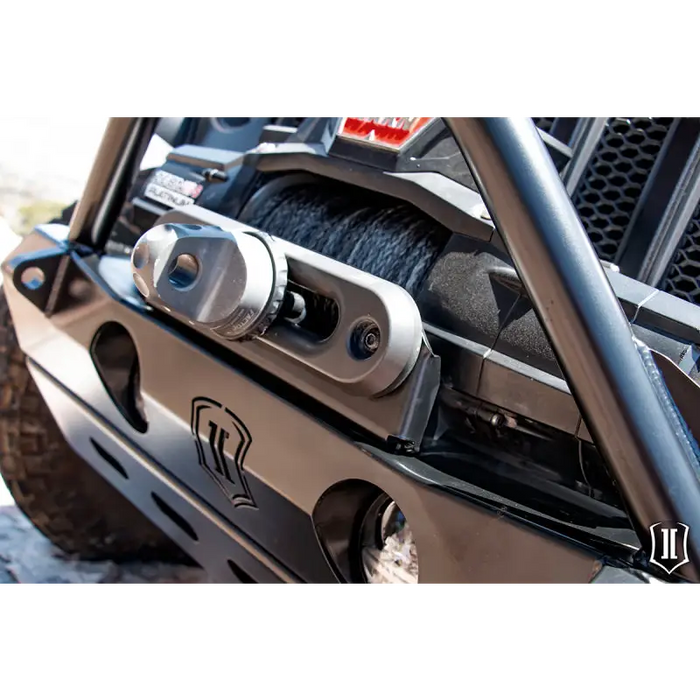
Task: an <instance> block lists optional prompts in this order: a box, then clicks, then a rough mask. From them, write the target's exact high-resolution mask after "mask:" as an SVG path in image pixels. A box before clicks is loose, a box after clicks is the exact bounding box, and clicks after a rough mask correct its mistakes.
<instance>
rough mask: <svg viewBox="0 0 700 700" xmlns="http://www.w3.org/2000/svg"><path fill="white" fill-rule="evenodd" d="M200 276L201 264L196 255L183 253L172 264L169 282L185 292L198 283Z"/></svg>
mask: <svg viewBox="0 0 700 700" xmlns="http://www.w3.org/2000/svg"><path fill="white" fill-rule="evenodd" d="M198 275H199V263H198V262H197V258H195V257H194V255H190V254H189V253H182V255H178V256H177V257H176V258H175V259H174V260H173V261H172V262H171V263H170V268H169V269H168V280H170V284H172V285H173V287H175V289H179V290H180V291H184V290H186V289H189V288H190V287H191V286H192V285H193V284H194V283H195V281H196V279H197V276H198Z"/></svg>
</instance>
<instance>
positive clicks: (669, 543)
mask: <svg viewBox="0 0 700 700" xmlns="http://www.w3.org/2000/svg"><path fill="white" fill-rule="evenodd" d="M649 532H650V533H651V557H650V559H649V561H650V562H651V563H652V564H656V566H658V567H660V568H661V569H663V570H664V571H665V572H666V573H667V574H672V573H673V572H674V571H675V570H676V569H677V568H678V567H679V566H683V564H687V563H688V562H689V561H690V559H689V558H688V532H690V528H689V527H688V525H685V524H683V523H675V522H660V523H654V525H652V526H651V527H650V528H649Z"/></svg>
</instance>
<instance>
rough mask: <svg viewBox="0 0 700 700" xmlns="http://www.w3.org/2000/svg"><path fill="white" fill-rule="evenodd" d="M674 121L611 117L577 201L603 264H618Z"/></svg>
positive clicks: (587, 171)
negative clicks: (623, 245) (642, 195)
mask: <svg viewBox="0 0 700 700" xmlns="http://www.w3.org/2000/svg"><path fill="white" fill-rule="evenodd" d="M672 122H673V119H667V118H651V117H612V118H610V119H609V120H608V122H607V125H606V127H605V130H604V131H603V134H602V136H601V139H600V142H599V143H598V146H597V147H596V150H595V152H594V154H593V157H592V158H591V162H590V164H589V165H588V168H587V169H586V172H585V173H584V175H583V178H582V180H581V184H580V185H579V187H578V190H577V191H576V193H575V195H574V197H573V201H574V205H575V206H576V209H577V210H578V213H579V216H580V217H581V221H582V222H583V225H584V226H585V227H586V230H587V231H588V235H589V236H590V239H591V241H592V243H593V245H594V246H595V249H596V252H597V253H598V256H599V257H600V258H601V259H603V260H610V261H614V260H615V259H616V257H617V254H618V252H619V251H620V244H621V243H622V239H623V238H624V235H625V232H626V231H627V228H628V226H629V224H630V221H631V220H632V215H633V214H634V211H635V209H636V208H637V205H638V204H639V200H640V197H641V194H642V190H643V189H644V185H645V184H646V181H647V180H648V178H649V175H650V173H651V171H652V168H653V167H654V163H655V162H656V159H657V157H658V155H659V151H660V150H661V147H662V146H663V143H664V141H665V139H666V136H668V131H669V127H670V126H671V123H672Z"/></svg>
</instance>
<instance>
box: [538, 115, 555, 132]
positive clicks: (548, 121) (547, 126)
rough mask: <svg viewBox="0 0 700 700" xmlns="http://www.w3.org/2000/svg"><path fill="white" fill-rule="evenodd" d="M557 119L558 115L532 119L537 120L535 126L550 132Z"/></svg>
mask: <svg viewBox="0 0 700 700" xmlns="http://www.w3.org/2000/svg"><path fill="white" fill-rule="evenodd" d="M555 119H556V117H533V118H532V121H533V122H535V126H536V127H537V128H538V129H542V131H546V132H547V133H550V132H551V130H552V126H553V125H554V120H555Z"/></svg>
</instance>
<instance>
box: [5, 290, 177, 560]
mask: <svg viewBox="0 0 700 700" xmlns="http://www.w3.org/2000/svg"><path fill="white" fill-rule="evenodd" d="M0 474H1V475H2V477H3V479H4V481H5V483H6V484H7V486H8V488H9V490H10V493H11V494H12V496H13V498H14V499H15V501H16V503H17V505H18V506H19V508H20V510H21V511H22V512H23V513H24V514H25V515H26V516H27V517H28V518H29V519H30V520H31V521H32V523H34V525H35V526H36V527H37V528H38V529H39V530H40V531H41V532H42V533H43V534H44V535H46V537H48V538H49V540H51V542H53V544H55V545H56V546H57V547H59V548H60V549H62V550H63V551H64V552H67V553H68V554H72V555H76V556H79V557H80V558H83V559H93V560H95V559H111V560H114V561H125V560H142V561H146V560H160V561H186V560H187V558H186V556H185V555H184V553H183V552H182V551H181V550H180V549H179V548H178V547H177V546H176V545H175V544H174V543H173V542H172V541H171V540H170V539H169V538H168V537H166V535H164V534H163V533H161V532H160V531H159V530H158V529H156V527H155V526H154V525H153V524H152V523H151V522H150V521H148V520H147V519H146V518H145V516H144V515H142V514H141V513H140V512H139V511H138V510H136V508H135V507H134V506H133V505H132V504H131V503H129V501H127V500H126V499H125V498H124V497H123V496H122V495H121V494H120V493H119V492H118V491H117V490H115V489H114V488H113V487H112V486H111V485H110V484H109V483H108V482H107V481H105V480H104V479H103V478H102V477H101V476H100V475H99V474H98V473H97V472H95V471H94V470H93V469H92V468H90V467H89V466H88V465H87V464H86V463H85V462H84V461H83V460H82V459H80V457H78V456H77V455H76V454H75V453H74V452H73V451H72V450H71V448H70V446H69V445H68V443H66V441H65V440H64V439H63V436H62V434H61V431H60V430H59V428H58V426H57V425H56V423H55V421H54V419H53V417H52V415H51V412H50V411H49V409H48V407H47V406H46V404H45V403H44V400H43V399H42V397H41V394H40V393H39V390H38V389H37V386H36V384H35V383H34V381H33V379H32V377H31V375H30V374H29V370H28V369H27V366H26V364H25V358H24V355H23V353H22V351H21V350H20V348H19V345H18V344H17V339H16V336H15V330H14V326H13V323H12V318H11V316H10V312H9V308H8V305H7V300H6V299H5V292H4V290H3V289H2V288H0Z"/></svg>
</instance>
